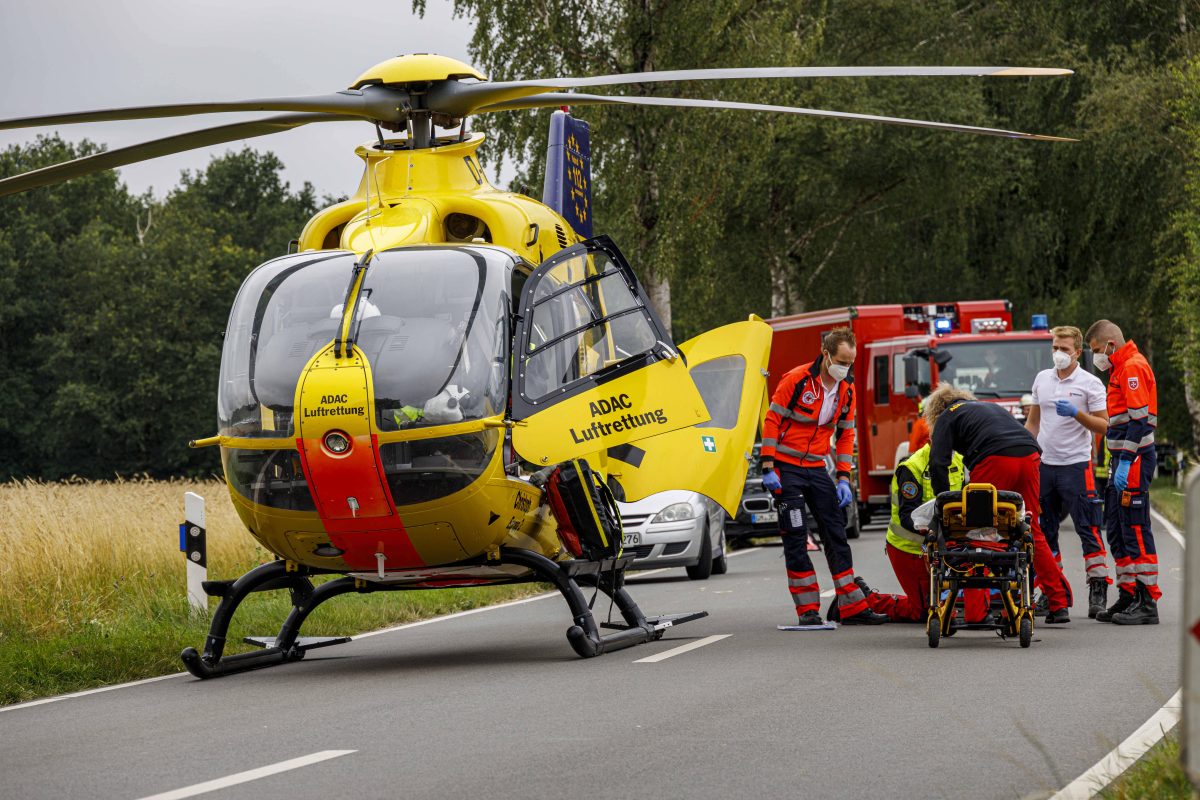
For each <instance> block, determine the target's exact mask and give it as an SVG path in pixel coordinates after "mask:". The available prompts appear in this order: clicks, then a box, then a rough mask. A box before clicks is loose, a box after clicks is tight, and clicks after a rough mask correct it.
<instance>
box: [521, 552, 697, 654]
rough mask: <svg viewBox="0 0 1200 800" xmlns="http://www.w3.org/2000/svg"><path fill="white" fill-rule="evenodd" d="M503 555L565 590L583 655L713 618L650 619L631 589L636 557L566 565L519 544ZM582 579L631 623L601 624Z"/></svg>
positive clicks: (574, 641) (575, 644) (571, 636)
mask: <svg viewBox="0 0 1200 800" xmlns="http://www.w3.org/2000/svg"><path fill="white" fill-rule="evenodd" d="M500 553H501V556H500V557H501V560H502V561H507V562H509V563H512V564H519V565H521V566H524V567H528V568H529V569H531V570H533V572H534V574H535V575H536V576H537V577H539V578H540V579H542V580H544V581H547V582H548V583H552V584H554V586H555V588H557V589H558V591H559V592H560V593H561V594H562V596H563V599H564V600H566V601H567V605H568V606H570V608H571V616H572V617H573V618H574V620H575V624H574V625H572V626H571V627H570V628H569V629H568V630H567V641H569V642H570V643H571V647H572V648H574V650H575V652H576V653H578V654H579V655H580V656H582V657H583V658H592V657H593V656H598V655H601V654H603V653H608V652H611V651H613V650H621V649H623V648H626V647H633V646H634V645H638V644H643V643H645V642H651V641H655V640H657V639H661V638H662V636H663V634H664V633H665V632H666V630H667V628H671V627H674V626H675V625H682V624H683V623H685V622H691V621H692V620H696V619H701V618H702V617H707V616H708V612H707V611H693V612H690V613H686V614H670V615H667V616H661V617H647V616H646V615H645V614H643V613H642V610H641V609H640V608H638V604H637V603H635V602H634V600H633V598H632V597H630V596H629V592H627V591H626V590H625V585H624V584H625V568H626V567H627V566H628V565H629V563H630V562H631V561H633V559H632V558H631V557H625V558H620V559H606V560H604V561H567V562H564V563H561V564H560V563H557V562H554V561H551V560H550V559H548V558H546V557H545V556H543V555H541V554H539V553H535V552H533V551H531V550H522V549H520V548H515V547H505V548H502V549H501V551H500ZM577 578H578V579H579V580H577ZM580 580H581V581H582V582H583V583H585V584H587V585H589V586H595V587H597V588H599V590H600V591H602V592H604V594H606V595H607V596H608V597H610V598H612V600H613V602H614V603H615V604H616V606H617V609H618V610H619V611H620V612H621V617H622V618H624V620H625V624H624V625H614V624H611V623H602V624H600V625H597V623H596V618H595V617H594V616H593V615H592V609H591V607H590V606H589V605H588V602H587V600H586V598H584V595H583V590H582V589H580V587H579V583H580ZM601 627H604V628H610V629H612V628H615V629H616V633H610V634H601V633H600V628H601Z"/></svg>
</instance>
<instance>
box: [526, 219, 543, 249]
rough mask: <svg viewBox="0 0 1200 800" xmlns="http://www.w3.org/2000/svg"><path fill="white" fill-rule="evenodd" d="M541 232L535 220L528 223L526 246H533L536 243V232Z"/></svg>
mask: <svg viewBox="0 0 1200 800" xmlns="http://www.w3.org/2000/svg"><path fill="white" fill-rule="evenodd" d="M539 233H541V228H539V227H538V224H537V223H536V222H531V223H529V241H528V242H526V243H525V246H526V247H533V246H534V245H535V244H537V240H538V234H539Z"/></svg>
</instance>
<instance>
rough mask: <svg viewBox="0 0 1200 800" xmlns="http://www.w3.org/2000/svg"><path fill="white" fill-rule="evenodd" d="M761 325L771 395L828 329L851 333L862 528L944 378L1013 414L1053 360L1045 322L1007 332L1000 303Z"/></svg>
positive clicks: (893, 308) (818, 315)
mask: <svg viewBox="0 0 1200 800" xmlns="http://www.w3.org/2000/svg"><path fill="white" fill-rule="evenodd" d="M767 322H768V323H770V325H771V327H772V328H774V329H775V335H774V338H773V340H772V342H771V361H770V371H771V375H770V378H769V379H768V384H769V391H771V392H772V393H773V392H774V391H775V386H776V385H777V384H778V383H779V381H780V379H781V378H782V377H783V374H784V373H785V372H787V371H788V370H790V369H793V368H795V367H797V366H799V365H800V364H803V363H805V362H807V361H811V360H812V359H813V358H815V357H817V355H818V354H819V353H820V352H821V338H822V337H823V336H824V335H825V334H826V333H827V332H828V331H829V330H830V329H832V328H836V327H839V326H846V327H849V328H850V329H851V330H852V331H854V337H855V339H856V340H857V343H858V358H857V360H856V361H855V362H854V386H855V389H856V391H855V397H856V402H857V403H858V407H857V408H856V409H855V412H856V416H857V430H858V482H857V490H858V497H859V503H860V510H861V518H862V521H863V522H864V523H865V522H866V521H867V519H868V518H869V517H870V516H871V514H872V512H873V511H874V510H877V509H881V508H883V509H886V508H887V507H888V505H889V503H890V496H889V490H890V483H891V479H892V472H893V471H894V470H895V467H896V463H897V461H899V460H900V459H903V458H905V457H907V455H908V434H909V432H910V431H911V430H912V424H913V421H914V420H916V418H917V403H918V401H919V399H920V398H921V397H924V396H925V395H927V394H929V392H930V391H931V390H932V388H933V387H935V386H937V385H938V384H939V383H940V382H942V381H950V382H952V383H953V384H955V385H956V386H959V387H961V388H964V389H969V390H971V391H972V392H974V393H975V395H976V396H977V397H978V398H979V399H981V400H991V401H995V402H997V403H1001V404H1003V405H1005V406H1007V407H1008V408H1009V409H1010V410H1011V411H1012V412H1013V414H1014V416H1017V417H1021V414H1020V409H1019V404H1020V399H1021V395H1023V394H1026V393H1028V392H1029V391H1030V388H1031V387H1032V386H1033V378H1034V376H1035V375H1037V373H1038V372H1039V371H1040V370H1043V369H1048V368H1049V367H1050V366H1051V363H1052V362H1051V359H1050V338H1051V337H1050V333H1049V331H1048V330H1047V327H1048V326H1047V324H1046V318H1045V316H1044V315H1040V314H1039V315H1035V316H1034V324H1033V325H1032V326H1031V327H1032V328H1033V330H1028V331H1014V330H1013V329H1012V304H1011V303H1009V302H1008V301H1007V300H977V301H966V302H959V303H931V304H923V305H878V306H847V307H842V308H831V309H826V310H824V311H812V312H808V313H805V314H795V315H793V316H790V317H778V318H776V319H769V320H767Z"/></svg>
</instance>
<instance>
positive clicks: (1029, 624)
mask: <svg viewBox="0 0 1200 800" xmlns="http://www.w3.org/2000/svg"><path fill="white" fill-rule="evenodd" d="M1020 642H1021V647H1029V645H1031V644H1033V619H1032V618H1031V617H1025V616H1023V617H1021V633H1020Z"/></svg>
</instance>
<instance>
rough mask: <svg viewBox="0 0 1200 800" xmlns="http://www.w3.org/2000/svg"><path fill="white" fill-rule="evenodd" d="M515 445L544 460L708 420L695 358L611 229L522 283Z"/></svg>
mask: <svg viewBox="0 0 1200 800" xmlns="http://www.w3.org/2000/svg"><path fill="white" fill-rule="evenodd" d="M520 308H521V323H520V327H519V329H518V331H517V341H516V348H515V364H514V368H513V390H512V415H513V419H514V420H519V421H520V422H521V424H518V425H517V426H516V427H515V428H514V429H513V446H514V447H515V448H516V450H517V452H518V453H519V454H520V455H521V457H522V458H524V459H526V460H527V461H531V462H533V463H535V464H553V463H557V462H559V461H566V460H567V459H571V458H579V457H583V456H587V455H588V454H592V453H597V452H603V451H604V450H606V449H609V448H613V447H618V446H620V445H623V444H626V443H627V442H631V441H633V440H635V439H644V438H646V437H648V436H653V435H655V434H659V433H666V432H669V431H673V430H676V429H678V428H684V427H688V426H691V425H695V424H697V423H700V422H705V421H707V420H708V411H707V410H706V409H705V406H704V401H703V400H702V399H701V396H700V392H699V390H698V389H697V388H696V385H695V383H693V382H692V378H691V376H690V375H689V374H688V370H687V365H686V364H685V363H684V359H683V358H682V357H681V356H680V355H679V352H678V351H677V350H676V349H675V346H674V344H673V343H672V341H671V338H670V335H669V334H668V333H667V331H666V330H665V329H664V328H663V325H662V323H661V322H660V321H659V319H658V316H657V315H656V314H655V313H654V311H653V309H652V308H651V307H650V302H649V300H648V299H647V297H646V293H645V292H644V291H643V290H642V287H641V285H640V284H639V283H638V280H637V278H636V277H635V276H634V274H633V270H632V269H630V267H629V265H628V264H627V263H626V261H625V259H624V257H623V256H622V255H621V252H620V251H619V250H617V247H616V245H615V244H613V241H612V240H611V239H610V238H609V237H607V236H598V237H596V238H594V239H589V240H588V241H586V242H582V243H580V244H577V245H574V246H572V247H568V248H566V249H565V250H562V251H560V252H559V253H557V254H556V255H555V256H554V257H552V258H549V259H547V260H546V261H545V262H543V263H542V265H541V266H540V267H538V269H537V270H536V271H535V272H534V273H533V275H531V276H530V277H529V280H527V281H526V282H525V285H524V286H523V287H522V290H521V303H520Z"/></svg>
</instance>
